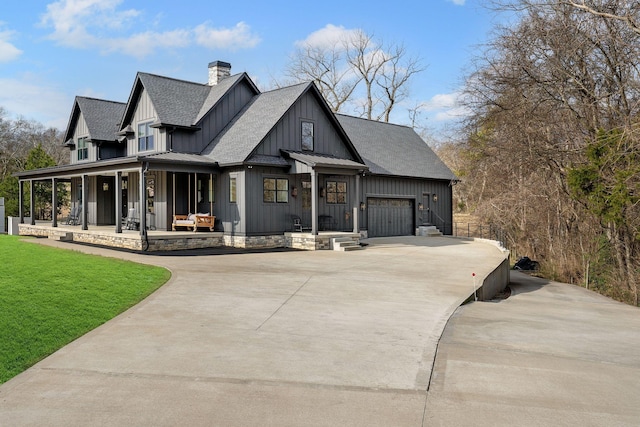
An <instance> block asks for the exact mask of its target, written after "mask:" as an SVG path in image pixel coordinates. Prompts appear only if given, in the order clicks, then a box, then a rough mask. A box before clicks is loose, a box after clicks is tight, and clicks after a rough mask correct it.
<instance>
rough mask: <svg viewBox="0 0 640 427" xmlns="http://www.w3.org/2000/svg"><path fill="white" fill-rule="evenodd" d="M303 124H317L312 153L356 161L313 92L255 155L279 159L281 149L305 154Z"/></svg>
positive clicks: (300, 102)
mask: <svg viewBox="0 0 640 427" xmlns="http://www.w3.org/2000/svg"><path fill="white" fill-rule="evenodd" d="M302 121H310V122H313V124H314V125H313V131H314V149H313V152H315V153H319V154H330V155H332V156H335V157H339V158H343V159H350V160H354V158H353V156H352V154H351V153H350V151H349V148H348V146H347V144H346V141H344V140H343V139H342V138H341V136H340V134H339V133H338V131H337V130H336V128H335V127H334V126H333V124H332V122H331V121H330V120H329V119H328V117H327V114H326V113H325V111H324V109H323V108H322V107H321V105H320V103H319V101H318V100H317V99H316V97H315V96H314V95H313V94H312V93H311V92H307V93H306V94H305V95H304V96H302V97H301V98H300V99H299V100H298V101H297V102H296V103H295V104H294V105H293V106H292V107H291V109H290V110H289V111H288V112H287V113H286V114H285V115H284V116H283V117H282V119H280V121H279V122H278V123H277V124H276V126H275V127H274V129H273V130H272V131H271V132H270V133H269V135H267V136H266V138H265V139H264V140H263V141H262V143H261V144H260V145H259V146H258V148H257V149H256V151H255V154H264V155H267V156H279V155H280V149H285V150H292V151H302V138H301V127H302V124H301V123H302Z"/></svg>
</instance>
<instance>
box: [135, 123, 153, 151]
mask: <svg viewBox="0 0 640 427" xmlns="http://www.w3.org/2000/svg"><path fill="white" fill-rule="evenodd" d="M149 150H153V129H152V128H151V122H147V123H140V124H139V125H138V151H149Z"/></svg>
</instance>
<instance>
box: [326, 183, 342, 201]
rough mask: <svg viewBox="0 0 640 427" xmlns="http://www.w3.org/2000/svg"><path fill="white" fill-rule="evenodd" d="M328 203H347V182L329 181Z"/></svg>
mask: <svg viewBox="0 0 640 427" xmlns="http://www.w3.org/2000/svg"><path fill="white" fill-rule="evenodd" d="M327 203H331V204H339V205H344V204H346V203H347V183H346V182H344V181H327Z"/></svg>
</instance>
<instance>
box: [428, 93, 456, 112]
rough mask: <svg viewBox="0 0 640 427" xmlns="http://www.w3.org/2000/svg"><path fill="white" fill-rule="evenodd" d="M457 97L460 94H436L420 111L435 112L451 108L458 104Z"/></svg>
mask: <svg viewBox="0 0 640 427" xmlns="http://www.w3.org/2000/svg"><path fill="white" fill-rule="evenodd" d="M459 97H460V94H459V93H458V92H453V93H442V94H437V95H434V96H433V97H431V99H430V100H428V101H426V102H425V103H424V105H423V108H421V109H422V110H425V111H436V110H442V109H449V108H453V107H455V106H456V104H457V103H458V98H459Z"/></svg>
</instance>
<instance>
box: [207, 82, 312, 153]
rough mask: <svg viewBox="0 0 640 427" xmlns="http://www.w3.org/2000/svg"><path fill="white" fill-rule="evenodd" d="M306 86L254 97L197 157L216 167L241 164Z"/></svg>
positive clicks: (290, 87) (306, 88) (283, 89)
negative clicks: (211, 160) (214, 161)
mask: <svg viewBox="0 0 640 427" xmlns="http://www.w3.org/2000/svg"><path fill="white" fill-rule="evenodd" d="M309 85H310V83H302V84H298V85H294V86H288V87H285V88H282V89H276V90H272V91H270V92H264V93H261V94H259V95H257V96H255V97H254V98H253V99H252V100H251V101H250V102H249V103H248V104H247V105H246V106H245V107H244V108H243V109H242V110H241V111H240V113H238V115H236V117H235V118H234V119H233V120H231V122H230V123H229V124H228V125H227V126H226V127H225V128H224V129H223V130H222V132H220V134H219V135H218V136H217V137H216V138H215V139H214V140H213V141H212V142H211V143H210V144H209V145H208V146H207V147H205V149H204V150H203V151H202V153H201V154H202V155H205V156H208V157H211V158H213V159H215V160H216V161H217V162H218V163H219V164H220V165H225V164H238V163H242V162H244V161H245V160H247V158H248V157H249V156H250V155H251V153H252V152H253V150H255V148H256V147H257V146H258V144H260V142H262V140H263V139H264V138H265V137H266V136H267V135H268V133H269V132H270V131H271V129H273V127H274V126H275V125H276V124H277V123H278V121H279V120H280V119H281V118H282V116H284V115H285V114H286V112H287V111H289V109H290V108H291V106H293V104H294V103H295V101H296V100H297V99H298V98H300V97H301V96H302V94H304V93H305V92H306V91H307V90H308V88H309Z"/></svg>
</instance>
